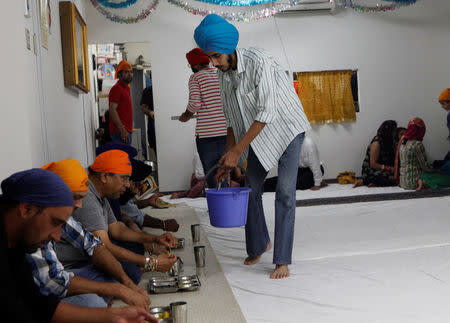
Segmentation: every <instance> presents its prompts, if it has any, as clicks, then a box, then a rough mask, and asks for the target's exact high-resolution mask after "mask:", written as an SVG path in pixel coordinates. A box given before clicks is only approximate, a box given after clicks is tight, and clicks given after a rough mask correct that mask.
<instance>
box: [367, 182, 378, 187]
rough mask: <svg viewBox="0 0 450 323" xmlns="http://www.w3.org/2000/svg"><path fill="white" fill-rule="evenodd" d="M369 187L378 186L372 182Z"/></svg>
mask: <svg viewBox="0 0 450 323" xmlns="http://www.w3.org/2000/svg"><path fill="white" fill-rule="evenodd" d="M367 187H377V186H376V185H375V184H374V183H370V184H369V185H367Z"/></svg>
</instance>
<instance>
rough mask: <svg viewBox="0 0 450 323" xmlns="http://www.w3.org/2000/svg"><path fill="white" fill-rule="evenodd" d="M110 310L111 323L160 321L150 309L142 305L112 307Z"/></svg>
mask: <svg viewBox="0 0 450 323" xmlns="http://www.w3.org/2000/svg"><path fill="white" fill-rule="evenodd" d="M108 311H110V313H111V320H108V322H111V323H144V322H150V323H158V322H159V321H158V320H157V319H156V318H155V317H154V316H153V315H151V314H150V313H149V312H148V311H145V310H143V309H142V308H140V307H136V306H128V307H120V308H111V309H109V310H108Z"/></svg>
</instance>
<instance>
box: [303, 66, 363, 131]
mask: <svg viewBox="0 0 450 323" xmlns="http://www.w3.org/2000/svg"><path fill="white" fill-rule="evenodd" d="M294 80H296V81H297V85H296V90H297V93H298V96H299V98H300V101H301V102H302V105H303V108H304V110H305V113H306V115H307V117H308V119H309V121H310V122H311V123H317V124H320V123H336V122H355V121H356V113H355V112H356V111H359V103H358V80H357V71H352V70H339V71H321V72H299V73H294Z"/></svg>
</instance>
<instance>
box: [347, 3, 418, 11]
mask: <svg viewBox="0 0 450 323" xmlns="http://www.w3.org/2000/svg"><path fill="white" fill-rule="evenodd" d="M387 1H389V2H395V3H392V4H386V5H383V4H379V3H377V4H375V5H372V6H364V5H359V4H355V3H354V1H353V0H341V1H340V2H338V5H339V6H340V7H343V8H351V9H353V10H355V11H357V12H365V13H367V12H386V11H394V10H396V9H398V8H401V7H404V6H409V5H412V4H414V3H416V1H417V0H409V1H408V0H403V1H402V0H387Z"/></svg>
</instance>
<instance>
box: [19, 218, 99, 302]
mask: <svg viewBox="0 0 450 323" xmlns="http://www.w3.org/2000/svg"><path fill="white" fill-rule="evenodd" d="M61 240H65V241H67V242H68V243H70V244H71V245H72V246H73V247H75V248H76V249H77V250H79V251H80V252H81V253H83V254H85V255H87V256H92V255H93V253H94V249H95V248H96V247H97V246H99V245H101V243H102V242H101V240H100V239H99V238H97V237H95V236H94V235H92V234H91V233H90V232H89V231H87V230H86V229H85V228H84V227H83V226H82V225H81V223H80V222H78V221H77V220H75V219H74V218H73V217H70V218H69V220H67V222H66V223H65V224H64V225H63V226H62V230H61ZM27 259H28V261H29V262H30V264H31V268H32V270H33V276H34V281H35V283H36V285H38V287H39V291H40V292H41V294H43V295H49V294H54V295H56V296H59V297H65V296H66V294H67V289H68V288H69V285H70V282H71V280H72V278H73V276H74V274H73V273H72V272H68V271H65V270H64V266H63V264H62V263H61V262H60V261H59V260H58V258H57V256H56V251H55V243H54V242H53V241H51V242H49V243H48V244H46V245H45V246H43V247H42V248H40V249H38V250H37V251H36V252H35V253H33V254H27Z"/></svg>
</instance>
